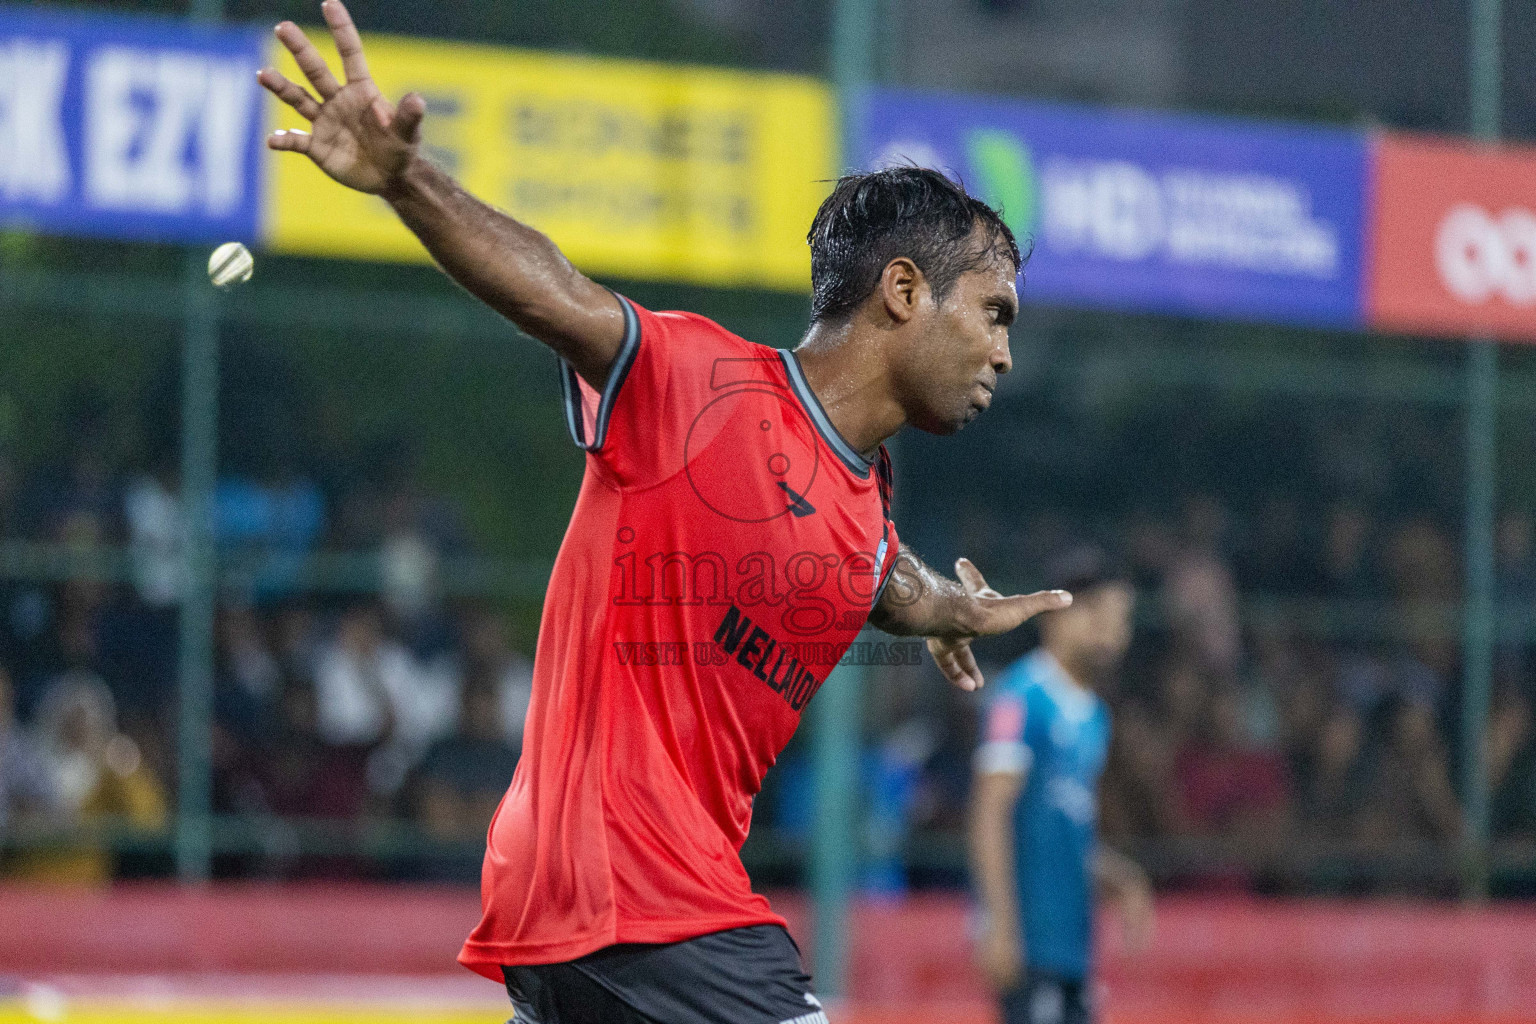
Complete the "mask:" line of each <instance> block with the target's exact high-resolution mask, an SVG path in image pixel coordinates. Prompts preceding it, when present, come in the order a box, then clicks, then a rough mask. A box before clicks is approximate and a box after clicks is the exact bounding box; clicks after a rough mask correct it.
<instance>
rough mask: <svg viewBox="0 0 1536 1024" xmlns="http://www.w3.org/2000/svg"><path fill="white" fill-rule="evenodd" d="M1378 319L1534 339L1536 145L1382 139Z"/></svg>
mask: <svg viewBox="0 0 1536 1024" xmlns="http://www.w3.org/2000/svg"><path fill="white" fill-rule="evenodd" d="M1375 164H1376V168H1375V182H1374V189H1373V192H1374V194H1373V196H1372V201H1371V210H1372V214H1371V220H1372V231H1371V261H1370V263H1371V270H1370V284H1369V289H1368V295H1369V300H1368V308H1369V314H1370V320H1371V323H1372V325H1373V326H1377V327H1380V328H1382V329H1384V330H1393V331H1410V332H1414V333H1419V334H1469V333H1473V334H1475V333H1478V332H1484V333H1487V334H1488V335H1491V336H1493V337H1499V338H1509V339H1524V340H1528V341H1529V340H1536V150H1533V149H1528V148H1527V149H1520V148H1501V149H1476V148H1474V147H1471V146H1467V145H1465V144H1459V143H1453V142H1450V141H1442V140H1430V139H1417V138H1411V137H1407V136H1385V137H1383V138H1381V139H1379V140H1377V143H1376V152H1375Z"/></svg>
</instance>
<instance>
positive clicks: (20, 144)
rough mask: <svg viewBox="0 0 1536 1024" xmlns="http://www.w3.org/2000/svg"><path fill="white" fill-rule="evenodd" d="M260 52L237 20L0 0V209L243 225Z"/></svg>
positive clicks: (8, 218) (250, 207) (107, 227)
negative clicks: (89, 12)
mask: <svg viewBox="0 0 1536 1024" xmlns="http://www.w3.org/2000/svg"><path fill="white" fill-rule="evenodd" d="M260 52H261V45H260V43H259V42H258V38H257V35H256V34H255V33H253V32H250V31H245V30H228V31H220V30H209V29H196V30H193V29H189V28H188V27H187V26H184V25H180V24H177V23H175V22H167V21H159V20H138V19H132V20H130V19H126V18H111V17H82V16H78V15H66V14H58V13H49V14H40V13H33V12H27V13H22V12H20V11H15V10H12V9H0V221H4V222H8V223H14V224H22V225H26V226H29V227H33V228H36V229H40V230H44V231H52V232H57V233H61V234H87V235H110V236H117V237H126V238H143V239H161V240H167V241H196V240H212V239H215V238H217V239H226V238H230V237H235V238H245V239H252V238H254V236H255V233H256V207H257V202H256V200H257V192H258V186H259V180H258V179H259V175H258V170H259V164H258V162H257V159H256V154H257V151H258V147H259V140H260V136H261V134H262V122H261V112H262V106H261V104H260V103H259V102H258V99H257V95H256V93H257V86H256V83H255V80H254V75H255V72H256V69H257V68H258V67H259V66H260V64H259V55H260Z"/></svg>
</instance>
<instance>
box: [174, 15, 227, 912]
mask: <svg viewBox="0 0 1536 1024" xmlns="http://www.w3.org/2000/svg"><path fill="white" fill-rule="evenodd" d="M190 14H191V18H192V20H193V21H199V22H210V23H211V22H218V21H220V20H222V19H223V17H224V4H223V0H193V2H192V9H191V12H190ZM182 287H183V289H184V304H183V315H184V318H185V320H184V325H183V327H184V334H183V337H182V360H181V504H182V514H183V516H184V517H185V521H184V525H183V529H184V531H185V535H184V536H183V538H182V581H181V586H182V590H181V620H180V637H179V650H178V657H177V668H178V675H179V691H178V697H179V700H178V702H177V703H178V719H177V770H176V874H177V877H179V878H180V879H181V880H182V881H183V882H200V881H204V880H206V879H207V878H208V876H209V874H210V873H211V862H212V848H213V837H212V812H213V673H214V605H215V600H216V597H217V595H216V592H215V586H216V584H215V579H214V572H215V567H214V548H213V489H214V485H215V483H216V482H217V477H218V418H219V307H218V298H217V296H216V295H215V294H214V293H213V289H212V286H211V285H210V284H209V283H208V271H207V266H206V256H204V255H203V254H202V253H201V252H200V251H198V250H192V251H189V252H188V254H187V265H186V271H185V280H184V282H183V285H182Z"/></svg>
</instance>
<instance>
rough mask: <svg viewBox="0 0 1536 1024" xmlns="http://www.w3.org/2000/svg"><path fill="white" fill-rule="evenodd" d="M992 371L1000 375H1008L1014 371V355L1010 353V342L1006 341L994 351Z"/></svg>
mask: <svg viewBox="0 0 1536 1024" xmlns="http://www.w3.org/2000/svg"><path fill="white" fill-rule="evenodd" d="M992 369H994V370H996V371H997V372H998V373H999V374H1004V373H1007V372H1008V371H1009V370H1011V369H1013V353H1012V352H1011V351H1009V347H1008V342H1006V341H1004V342H1003V343H1002V344H1001V345H999V346H998V347H997V348H995V349H993V350H992Z"/></svg>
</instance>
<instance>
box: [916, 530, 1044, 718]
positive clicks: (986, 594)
mask: <svg viewBox="0 0 1536 1024" xmlns="http://www.w3.org/2000/svg"><path fill="white" fill-rule="evenodd" d="M955 578H956V579H958V580H959V581H960V585H961V586H962V587H964V588H965V593H966V596H967V598H968V599H969V601H970V605H969V607H968V608H967V610H966V614H965V615H964V616H963V620H964V627H965V635H963V636H949V637H929V638H928V653H929V654H931V655H933V660H934V663H935V664H936V665H938V666H939V671H941V672H943V673H944V678H946V679H948V680H949V681H950V682H951V683H953V684H954V685H956V686H958V687H960V689H962V690H967V691H969V690H979V689H981V687H982V686H983V685H984V684H985V683H986V680H985V679H984V678H983V677H982V674H981V668H980V667H979V666H978V665H977V664H976V655H975V653H974V652H973V651H972V650H971V641H972V640H974V639H975V638H976V637H979V636H996V635H997V634H999V633H1006V632H1008V631H1009V630H1011V629H1017V628H1018V627H1019V626H1022V625H1023V624H1024V623H1025V622H1027V621H1028V620H1030V619H1032V618H1034V617H1035V616H1036V615H1039V614H1040V613H1041V612H1050V611H1056V610H1058V609H1060V608H1065V607H1067V606H1068V605H1070V604H1071V603H1072V595H1071V594H1069V593H1067V592H1066V591H1065V590H1041V591H1038V592H1036V593H1033V594H1014V595H1011V596H1004V595H1002V594H999V593H998V592H997V591H995V590H993V589H992V588H991V587H990V586H988V585H987V581H986V579H985V578H983V577H982V575H981V570H980V569H978V568H976V566H975V565H973V564H972V563H971V560H970V559H968V558H962V559H960V560H958V561H957V562H955Z"/></svg>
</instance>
